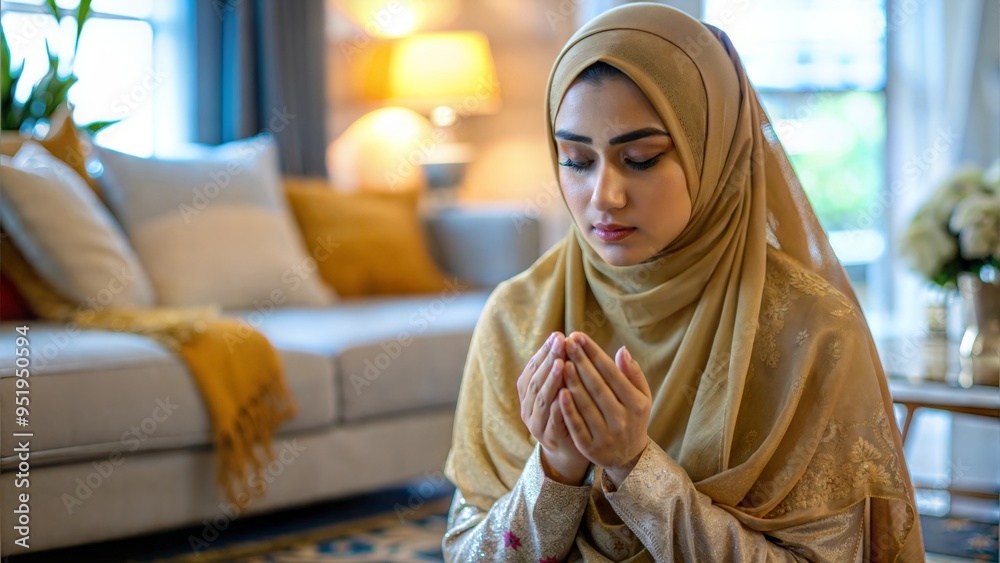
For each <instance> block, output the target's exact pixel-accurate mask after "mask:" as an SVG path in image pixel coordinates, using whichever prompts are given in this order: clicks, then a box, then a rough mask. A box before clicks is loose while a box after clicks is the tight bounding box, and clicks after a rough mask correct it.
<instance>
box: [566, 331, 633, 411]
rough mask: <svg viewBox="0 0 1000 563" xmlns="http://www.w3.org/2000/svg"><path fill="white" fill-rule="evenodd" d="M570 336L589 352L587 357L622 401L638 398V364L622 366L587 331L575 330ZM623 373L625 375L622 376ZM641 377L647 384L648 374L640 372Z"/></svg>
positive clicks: (626, 401) (628, 402)
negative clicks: (636, 376) (636, 377)
mask: <svg viewBox="0 0 1000 563" xmlns="http://www.w3.org/2000/svg"><path fill="white" fill-rule="evenodd" d="M570 338H572V340H573V341H574V342H578V343H579V344H580V346H581V347H582V348H583V351H584V352H585V353H586V354H587V357H588V358H590V360H591V362H592V363H593V364H594V367H595V368H596V369H597V370H598V371H599V372H600V374H601V375H602V376H603V377H602V379H603V380H604V382H605V384H606V385H607V386H608V387H609V388H610V389H611V392H612V393H614V395H615V397H617V399H618V401H619V402H620V403H622V404H625V405H627V404H630V403H631V402H633V401H634V400H635V399H637V398H638V397H637V394H636V390H640V392H642V391H641V389H642V387H640V386H639V384H638V383H637V382H636V381H635V379H634V377H635V372H636V371H640V372H641V370H638V364H634V369H632V368H633V366H631V365H627V366H626V368H622V366H621V364H619V363H618V362H617V361H616V360H613V359H611V358H610V357H609V356H608V355H607V353H605V352H604V350H603V349H601V347H600V346H598V345H597V342H595V341H594V339H593V338H591V337H590V336H589V335H587V334H586V333H583V332H574V333H572V334H571V335H570ZM622 348H623V349H624V348H625V347H624V346H622ZM620 353H621V350H619V354H620ZM617 355H618V354H616V357H617ZM623 375H624V377H622V376H623ZM639 377H641V378H642V383H643V385H647V384H646V376H645V375H642V374H641V373H640V374H639Z"/></svg>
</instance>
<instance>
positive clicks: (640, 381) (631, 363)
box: [615, 346, 652, 398]
mask: <svg viewBox="0 0 1000 563" xmlns="http://www.w3.org/2000/svg"><path fill="white" fill-rule="evenodd" d="M615 364H616V365H617V366H618V369H620V370H621V371H622V373H623V374H625V377H626V378H628V380H629V381H630V382H631V383H632V385H634V386H635V388H636V389H638V390H639V391H640V392H641V393H642V394H643V395H645V396H646V397H649V398H651V397H652V391H650V390H649V382H648V381H646V374H644V373H643V372H642V369H641V368H640V367H639V362H636V361H635V358H633V357H632V353H631V352H629V351H628V348H626V347H624V346H622V347H621V348H619V349H618V353H617V354H615Z"/></svg>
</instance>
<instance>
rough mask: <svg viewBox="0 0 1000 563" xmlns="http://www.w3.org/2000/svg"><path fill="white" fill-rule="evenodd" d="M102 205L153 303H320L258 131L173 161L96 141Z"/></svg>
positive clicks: (324, 294) (270, 149)
mask: <svg viewBox="0 0 1000 563" xmlns="http://www.w3.org/2000/svg"><path fill="white" fill-rule="evenodd" d="M97 152H98V156H99V158H100V161H101V163H102V164H103V165H104V176H103V182H104V184H105V188H106V193H107V196H108V203H109V205H110V206H111V207H112V209H114V210H115V212H116V214H117V215H118V217H119V218H120V219H121V221H122V224H123V226H124V227H125V231H126V233H127V234H128V238H129V240H130V241H131V242H132V245H133V247H134V248H135V250H136V253H137V254H138V255H139V260H140V261H141V262H142V264H143V266H144V267H145V268H146V272H147V273H148V274H149V277H150V279H151V280H152V283H153V286H154V288H155V290H156V295H157V299H158V303H159V304H161V305H166V306H176V307H186V306H199V305H216V304H217V305H219V306H220V307H253V306H254V305H255V304H256V303H257V302H260V301H264V300H273V301H279V300H280V301H281V302H284V303H287V304H296V305H302V306H316V307H318V306H325V305H329V304H330V303H331V302H332V301H333V295H332V292H331V291H330V290H329V289H328V288H326V287H325V286H324V285H323V284H322V282H321V280H320V279H319V277H318V276H313V275H310V273H311V272H312V270H313V269H314V268H315V264H314V263H313V262H312V259H311V258H309V257H308V255H307V252H306V249H305V246H304V245H303V243H302V239H301V237H300V235H299V232H298V229H297V228H296V226H295V224H294V223H295V221H294V219H293V218H292V215H291V213H290V212H289V210H288V205H287V202H286V201H285V196H284V194H283V193H282V188H281V176H280V171H279V162H278V159H279V154H278V146H277V144H276V143H275V141H274V137H273V136H271V135H270V134H261V135H257V136H255V137H251V138H248V139H241V140H239V141H233V142H230V143H226V144H224V145H220V146H217V147H201V148H199V149H198V150H197V151H195V152H196V153H197V154H198V155H199V156H195V157H191V158H183V159H163V158H139V157H136V156H132V155H128V154H124V153H119V152H116V151H113V150H110V149H106V148H100V147H98V148H97Z"/></svg>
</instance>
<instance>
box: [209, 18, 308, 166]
mask: <svg viewBox="0 0 1000 563" xmlns="http://www.w3.org/2000/svg"><path fill="white" fill-rule="evenodd" d="M193 3H194V5H195V9H194V14H193V19H194V25H193V26H192V29H193V33H194V44H195V49H194V51H195V53H194V56H195V67H196V76H197V82H196V84H195V85H194V90H195V93H194V98H195V104H194V105H195V107H196V112H195V113H196V115H197V122H196V124H195V140H196V141H198V142H202V143H210V144H216V143H223V142H227V141H232V140H235V139H241V138H244V137H248V136H251V135H255V134H257V133H259V132H261V131H268V132H270V133H272V134H273V135H274V136H275V138H276V139H277V141H278V146H279V147H280V151H281V162H282V167H283V169H284V171H285V173H287V174H292V175H299V176H325V175H326V159H325V153H326V145H327V133H326V122H327V119H326V112H327V99H326V76H327V73H326V62H325V52H326V39H325V35H324V23H325V16H324V9H325V6H324V4H325V3H324V2H322V1H320V0H210V1H208V0H206V1H201V0H197V1H194V2H193Z"/></svg>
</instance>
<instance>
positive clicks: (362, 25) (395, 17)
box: [335, 0, 461, 37]
mask: <svg viewBox="0 0 1000 563" xmlns="http://www.w3.org/2000/svg"><path fill="white" fill-rule="evenodd" d="M335 4H336V5H337V6H338V7H339V8H340V9H341V11H343V12H344V13H345V14H347V16H348V17H349V18H350V19H351V20H352V21H353V22H354V24H355V25H356V26H357V27H358V28H359V29H360V30H362V31H363V32H365V33H367V34H369V35H371V36H373V37H403V36H405V35H408V34H410V33H413V32H414V31H416V30H418V29H433V28H440V27H442V26H446V25H448V24H450V23H451V22H452V21H454V19H455V17H456V16H458V12H459V9H460V8H461V0H335Z"/></svg>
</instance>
